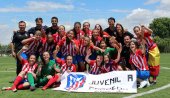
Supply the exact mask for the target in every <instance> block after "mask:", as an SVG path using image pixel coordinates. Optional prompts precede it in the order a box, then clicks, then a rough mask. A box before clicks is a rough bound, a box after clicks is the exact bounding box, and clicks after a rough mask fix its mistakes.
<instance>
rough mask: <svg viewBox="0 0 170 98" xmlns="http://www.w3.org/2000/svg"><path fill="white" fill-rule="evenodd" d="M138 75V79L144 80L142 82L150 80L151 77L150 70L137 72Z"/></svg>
mask: <svg viewBox="0 0 170 98" xmlns="http://www.w3.org/2000/svg"><path fill="white" fill-rule="evenodd" d="M136 74H137V78H139V79H142V80H145V79H148V78H149V76H150V73H149V71H148V70H137V71H136Z"/></svg>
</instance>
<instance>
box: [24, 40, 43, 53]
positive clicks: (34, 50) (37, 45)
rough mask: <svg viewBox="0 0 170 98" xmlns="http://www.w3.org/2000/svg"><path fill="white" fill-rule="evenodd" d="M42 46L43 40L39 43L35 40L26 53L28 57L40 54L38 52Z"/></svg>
mask: <svg viewBox="0 0 170 98" xmlns="http://www.w3.org/2000/svg"><path fill="white" fill-rule="evenodd" d="M41 44H42V40H39V41H36V40H33V41H32V42H30V44H29V45H28V49H27V50H26V51H25V53H26V54H28V55H31V54H36V53H37V52H38V50H39V49H38V48H40V45H41Z"/></svg>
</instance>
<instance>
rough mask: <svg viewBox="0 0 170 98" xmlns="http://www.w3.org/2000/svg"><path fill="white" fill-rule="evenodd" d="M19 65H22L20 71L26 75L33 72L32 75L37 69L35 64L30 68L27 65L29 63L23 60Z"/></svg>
mask: <svg viewBox="0 0 170 98" xmlns="http://www.w3.org/2000/svg"><path fill="white" fill-rule="evenodd" d="M21 64H22V71H24V72H26V73H28V72H33V73H34V72H35V70H36V69H37V67H38V64H36V63H35V64H34V65H33V66H31V65H30V64H29V62H28V61H27V60H25V59H22V61H21Z"/></svg>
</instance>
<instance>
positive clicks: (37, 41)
mask: <svg viewBox="0 0 170 98" xmlns="http://www.w3.org/2000/svg"><path fill="white" fill-rule="evenodd" d="M22 44H24V45H27V46H28V50H26V51H25V54H26V55H27V57H29V56H30V55H32V54H34V55H36V58H38V56H39V48H40V46H41V44H42V40H41V31H36V32H35V35H34V36H33V37H30V38H27V39H24V40H23V41H22Z"/></svg>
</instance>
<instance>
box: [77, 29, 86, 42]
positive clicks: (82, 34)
mask: <svg viewBox="0 0 170 98" xmlns="http://www.w3.org/2000/svg"><path fill="white" fill-rule="evenodd" d="M76 36H77V40H81V36H84V32H83V31H82V30H80V31H79V32H77V35H76Z"/></svg>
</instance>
